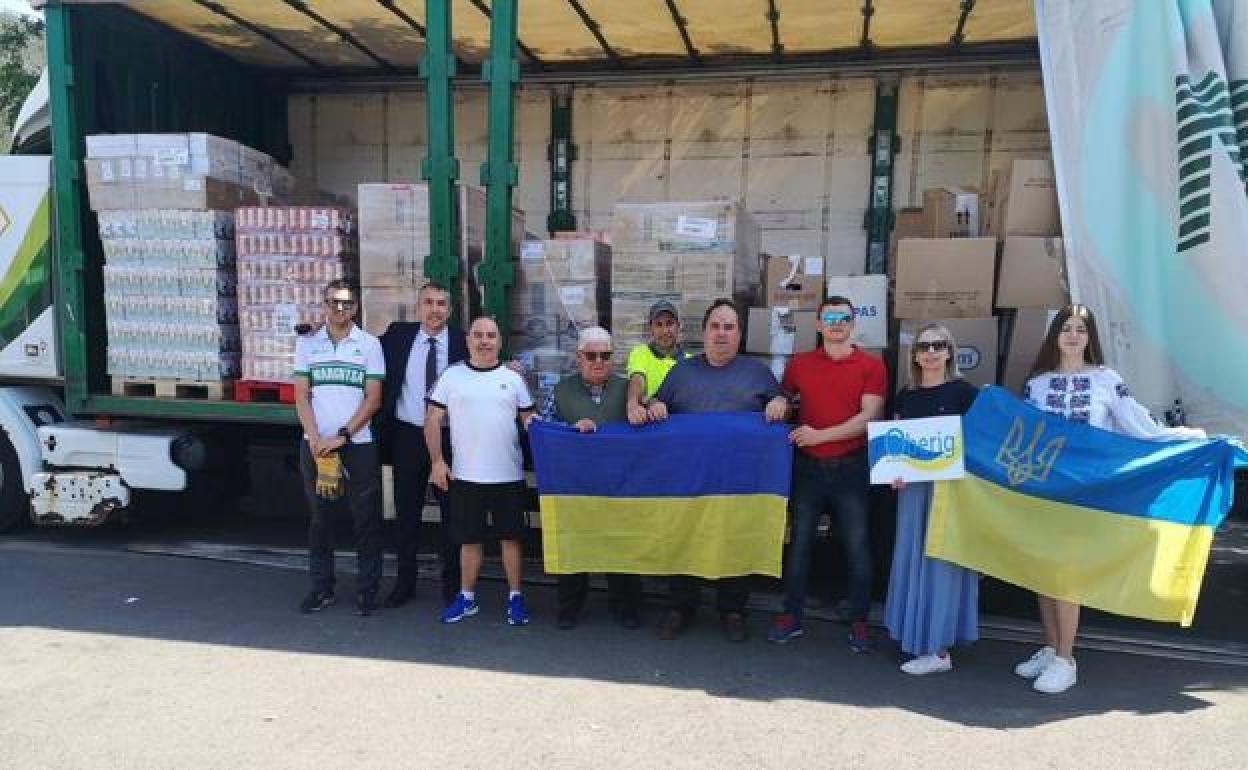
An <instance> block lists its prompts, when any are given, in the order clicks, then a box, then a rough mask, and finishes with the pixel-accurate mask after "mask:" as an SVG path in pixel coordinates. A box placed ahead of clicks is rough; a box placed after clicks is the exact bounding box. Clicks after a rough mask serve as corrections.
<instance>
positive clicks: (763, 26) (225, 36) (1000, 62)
mask: <svg viewBox="0 0 1248 770" xmlns="http://www.w3.org/2000/svg"><path fill="white" fill-rule="evenodd" d="M644 1H645V3H649V4H651V5H654V8H653V9H650V10H652V11H653V13H649V14H646V13H644V11H645V9H644V8H642V6H641V3H640V0H639V5H638V6H636V8H631V7H630V8H631V10H630V13H631V14H632V15H631V16H629V15H624V16H622V15H621V13H622V12H621V11H620V10H619V9H620V8H621V6H618V5H605V4H603V3H602V2H601V0H566V1H565V2H564V3H547V4H544V5H542V6H539V7H538V8H539V10H540V11H541V12H540V13H538V12H534V11H530V12H529V13H527V14H526V13H525V11H524V0H494V1H493V2H492V3H488V4H487V3H486V2H485V1H484V0H468V4H469V5H471V6H472V7H473V8H475V9H476V11H477V14H476V15H473V14H469V18H468V19H465V20H463V23H464V28H463V29H457V30H455V34H452V29H451V9H452V6H453V5H455V4H457V1H456V0H426V3H425V4H424V5H425V7H424V8H421V9H420V10H422V11H425V12H426V14H425V18H424V23H422V21H421V15H422V14H421V13H419V12H418V11H417V10H416V9H415V8H414V6H420V5H421V3H419V2H418V0H375V4H372V3H370V4H364V5H359V4H357V5H353V6H351V8H353V9H357V10H356V11H351V13H356V12H364V13H372V14H374V15H371V16H368V17H367V18H366V19H364V18H361V19H354V18H347V16H348V15H349V14H348V11H346V10H343V8H342V7H341V6H335V5H334V4H333V3H332V2H330V1H329V0H280V2H277V3H273V4H271V5H266V6H255V5H254V4H252V3H249V2H244V0H178V1H177V2H156V0H130V1H129V2H103V0H44V1H43V2H35V3H33V5H36V6H37V7H41V8H43V10H44V11H45V17H46V19H47V24H48V52H49V70H50V72H49V74H50V85H51V100H50V102H51V108H52V113H53V115H54V119H53V132H52V133H53V169H54V170H53V178H54V184H55V187H56V190H55V193H54V195H55V201H56V233H55V244H56V253H57V257H58V259H57V264H58V275H57V278H58V280H57V302H58V308H59V310H60V316H61V319H62V322H61V336H62V346H61V347H62V351H63V356H64V368H65V396H66V405H67V407H68V409H69V410H70V411H71V412H73V413H79V414H83V413H86V414H91V413H96V414H99V413H107V414H117V415H140V416H150V417H169V418H185V419H205V420H239V421H253V422H276V423H293V422H294V421H295V420H294V414H293V410H292V409H291V408H290V407H288V406H283V405H274V404H240V403H234V402H222V401H216V402H213V401H187V400H164V399H148V398H129V397H119V396H112V395H106V394H104V392H103V387H102V386H103V385H104V383H103V379H104V378H103V376H102V375H103V372H104V369H105V367H104V339H103V336H104V335H103V331H102V330H103V328H104V325H103V315H102V308H101V307H99V303H98V301H96V300H95V298H94V297H93V296H92V292H96V293H98V289H99V288H100V284H101V281H100V274H99V273H100V267H99V264H98V261H99V260H98V254H97V253H96V252H98V243H96V242H95V238H94V232H93V229H92V227H93V219H92V217H91V215H90V213H89V211H88V208H87V202H86V201H87V199H86V194H85V180H84V176H85V175H84V172H83V170H82V165H81V164H82V157H83V154H84V142H83V137H84V135H85V134H86V133H94V132H108V131H122V132H125V131H134V132H143V131H156V132H159V131H178V130H192V129H193V130H205V131H210V132H213V133H221V134H223V135H226V136H231V137H232V138H235V139H239V140H240V141H244V142H246V143H248V144H251V145H252V146H255V147H257V148H258V149H262V150H265V151H267V152H269V154H271V155H273V156H274V157H276V158H278V159H279V160H281V161H283V162H285V161H286V160H287V159H288V158H289V155H290V149H289V146H288V145H287V144H286V138H285V135H286V131H285V115H284V114H282V115H281V116H277V115H276V114H266V113H264V112H263V110H262V108H258V107H254V106H252V105H255V104H257V103H263V102H264V100H263V99H257V98H255V97H254V94H261V93H281V94H289V93H297V92H301V91H312V92H315V91H321V90H329V89H333V90H336V91H350V90H354V89H368V88H378V87H385V88H397V89H405V88H409V87H410V88H411V89H413V90H416V89H421V88H423V89H424V90H425V91H426V93H427V94H428V100H429V101H428V104H429V109H428V110H427V120H428V121H429V127H428V128H429V137H430V144H429V147H428V156H427V157H426V158H425V162H424V164H423V166H422V176H424V177H425V179H427V180H428V181H429V182H430V183H431V186H432V187H433V188H434V190H435V191H444V192H447V194H446V195H443V194H441V192H438V193H437V194H434V195H431V196H430V199H431V212H430V214H431V221H432V224H433V236H434V237H433V238H432V244H431V251H432V252H433V253H432V254H430V255H428V268H429V269H430V275H433V276H435V277H438V278H441V279H442V280H445V281H449V282H454V281H455V280H456V278H458V276H456V275H455V270H454V267H453V264H452V263H453V261H454V259H455V256H454V254H453V249H454V245H453V244H452V243H451V241H453V238H451V237H450V235H451V233H452V232H453V224H454V222H453V218H454V205H453V204H451V205H448V204H449V203H450V202H449V201H448V200H445V199H447V198H449V195H450V191H452V190H453V187H454V185H455V183H456V181H457V179H458V176H459V174H458V161H457V160H456V158H455V152H454V147H455V144H454V126H453V124H452V123H451V113H452V98H451V94H452V89H453V87H454V86H455V85H461V84H465V83H467V82H469V79H472V80H474V81H477V82H480V80H484V81H485V82H486V83H487V84H488V89H489V92H490V96H489V100H488V104H489V110H488V132H489V133H488V135H489V140H488V150H489V152H488V157H487V162H486V163H485V164H483V166H482V169H481V172H482V173H481V181H482V183H483V184H484V185H485V187H486V195H487V226H486V231H487V237H486V259H485V261H484V262H483V264H482V267H481V275H482V278H483V283H484V285H485V295H486V297H485V299H486V302H485V309H486V311H487V312H491V313H493V314H495V315H496V316H497V317H500V318H503V319H505V318H507V317H508V314H507V313H506V312H503V311H505V310H506V307H507V300H508V289H509V287H510V284H511V281H512V276H511V266H510V264H508V260H507V258H508V257H509V256H510V250H511V242H510V239H511V234H510V228H509V226H508V225H509V221H508V220H509V217H510V200H511V196H512V187H514V185H515V184H516V175H517V174H516V166H515V163H514V158H513V154H514V148H513V147H512V146H511V143H512V139H513V133H514V125H513V124H514V100H515V93H516V89H517V87H518V85H519V83H520V81H521V79H522V78H523V80H524V82H526V83H531V84H544V83H548V84H558V83H576V82H582V81H590V80H592V81H595V82H629V81H651V82H653V81H655V80H670V81H676V80H686V79H697V80H708V79H714V78H720V77H724V78H729V77H731V78H740V77H760V78H787V77H795V78H800V77H810V76H812V75H817V74H823V73H845V74H849V73H873V74H880V73H896V72H907V71H908V72H914V71H924V72H932V71H950V72H952V71H964V70H983V69H985V68H993V69H1008V68H1012V67H1019V68H1022V67H1035V66H1036V65H1037V64H1038V61H1039V58H1038V48H1037V45H1036V41H1035V38H1034V29H1035V27H1034V19H1033V18H1032V17H1031V8H1030V6H1031V3H1030V0H997V2H996V3H994V4H992V5H988V4H983V3H976V2H975V1H974V0H910V2H908V3H907V4H905V5H904V6H901V5H897V6H886V8H888V9H889V12H885V11H882V10H881V8H879V7H877V5H876V3H874V2H872V0H842V1H841V2H833V3H828V2H827V1H826V0H724V2H726V3H728V4H729V5H731V6H733V7H734V8H736V9H737V10H739V11H741V14H740V16H739V17H736V16H734V17H732V18H728V17H725V16H723V10H724V5H723V4H722V3H721V2H720V0H714V6H712V4H711V0H644ZM647 7H648V6H647ZM985 8H986V9H987V10H983V9H985ZM358 9H369V10H367V11H358ZM638 9H640V12H638ZM543 14H545V16H543ZM560 14H562V15H560ZM596 14H597V15H596ZM721 19H724V20H723V21H721ZM942 19H943V22H942ZM222 20H225V21H228V22H231V23H232V24H233V27H224V28H223V26H222V24H221V22H222ZM483 20H484V22H485V24H484V32H483V31H482V21H483ZM104 21H110V23H112V21H117V22H118V24H121V22H124V24H123V25H122V26H128V27H133V28H135V29H136V30H137V32H136V35H137V36H140V37H141V36H142V35H144V34H145V35H147V36H149V37H151V38H152V39H153V40H154V41H156V42H157V43H159V44H160V46H159V47H160V48H161V49H162V50H161V51H158V52H155V53H153V52H150V51H120V52H119V55H120V56H121V59H122V61H121V63H119V64H118V65H117V68H118V69H119V70H121V71H122V74H123V77H124V78H125V82H124V83H122V84H120V85H118V86H117V88H119V89H121V90H125V91H126V93H125V94H124V96H128V97H129V101H128V102H127V105H128V106H127V107H126V108H125V109H126V110H127V113H126V115H125V116H124V117H115V119H113V120H106V121H103V122H102V121H101V120H100V118H99V114H100V110H99V106H100V104H101V103H102V102H107V101H108V100H110V99H112V98H113V97H114V96H115V94H105V95H97V94H95V93H94V92H93V89H94V88H96V87H97V86H98V85H99V81H101V80H102V78H101V77H99V76H98V72H97V71H98V70H99V69H100V67H99V66H98V64H97V65H96V66H95V68H94V69H91V68H90V66H89V64H88V63H87V62H84V61H82V60H81V59H83V58H85V57H84V55H83V53H82V52H83V50H85V49H84V47H90V46H92V45H94V46H97V47H100V48H101V50H102V49H103V48H106V47H107V43H101V42H99V41H97V40H89V41H88V40H78V39H76V36H75V32H76V31H78V29H82V28H83V27H81V26H80V25H82V24H86V23H90V24H91V29H92V33H93V34H92V35H90V36H84V37H90V38H92V39H95V38H101V37H107V35H106V34H104V33H103V32H100V30H101V29H102V28H101V27H99V26H97V25H98V24H100V23H102V22H104ZM634 24H640V25H643V26H645V25H652V26H647V27H646V29H644V30H643V33H642V37H641V38H638V36H637V33H635V32H630V25H634ZM890 24H891V26H890ZM942 24H947V26H948V29H947V30H946V31H945V32H941V31H939V30H940V29H943V27H942ZM812 25H825V26H828V30H827V36H826V39H825V36H824V32H823V30H822V29H820V30H817V31H816V32H812V31H811V30H809V29H807V28H808V27H810V26H812ZM829 25H830V26H829ZM76 27H77V29H76ZM378 30H381V32H380V33H379V32H378ZM552 30H553V31H552ZM899 30H900V32H899ZM933 30H936V31H933ZM556 33H557V34H556ZM647 35H649V36H650V37H647ZM663 35H667V36H668V37H670V40H669V41H668V42H667V43H661V42H659V43H655V44H654V45H652V46H649V48H647V46H646V43H648V42H650V41H651V40H656V41H658V40H660V39H661V38H662V36H663ZM733 35H736V36H737V37H738V38H739V39H738V40H735V41H734V39H733V38H732V36H733ZM838 35H839V37H838ZM905 35H910V37H909V38H906V37H905ZM565 37H566V42H565ZM552 40H558V41H559V42H558V43H552V42H551V41H552ZM315 41H320V42H319V43H316V42H315ZM409 41H410V42H409ZM639 41H640V42H641V45H640V47H639V45H638V44H639ZM812 41H813V42H812ZM836 41H840V42H839V43H838V42H836ZM578 42H581V43H583V45H579V46H574V44H575V43H578ZM560 46H566V47H563V48H560ZM664 46H666V49H665V48H664ZM175 47H176V51H175V50H174V49H175ZM132 48H139V47H138V46H132ZM651 49H652V50H651ZM516 52H518V53H519V54H520V56H519V58H517V56H516ZM184 57H185V58H186V59H188V60H194V61H200V60H203V61H207V60H211V61H212V62H213V64H212V65H211V66H206V65H205V66H200V67H199V71H198V72H199V74H200V75H203V74H207V73H208V72H211V73H212V74H213V76H214V77H210V78H208V79H207V80H209V81H214V82H207V83H205V87H206V88H208V89H212V88H214V87H216V88H218V89H220V88H221V86H220V84H219V82H216V81H229V82H230V83H231V84H232V88H231V87H230V86H226V87H227V88H231V93H232V94H233V96H232V98H230V99H226V100H225V104H224V106H222V105H218V112H219V113H221V114H212V115H209V114H208V113H207V112H205V111H203V110H201V111H200V114H194V115H191V114H189V112H190V111H191V107H192V106H193V105H192V104H191V103H190V102H189V101H183V102H179V101H178V99H177V96H176V95H175V94H170V93H168V92H169V91H173V90H176V89H172V88H168V87H164V86H165V85H166V81H169V83H172V82H173V81H172V79H171V78H172V75H171V74H170V73H172V72H173V71H175V70H177V71H178V72H181V73H188V72H195V67H196V66H197V65H195V64H193V63H192V64H186V63H184V62H182V61H181V60H182V59H183V58H184ZM127 67H128V68H129V69H126V68H127ZM214 68H215V69H214ZM103 69H104V70H108V69H111V68H110V67H104V68H103ZM153 73H155V74H153ZM106 74H107V73H106ZM217 75H220V77H219V78H218V77H216V76H217ZM159 77H164V78H165V80H164V81H160V80H158V78H159ZM145 78H146V79H145ZM214 83H215V85H214ZM158 84H159V85H160V86H161V87H160V88H158V87H157V86H158ZM144 87H147V88H148V89H149V92H143V93H139V92H138V90H139V89H142V88H144ZM243 91H247V94H244V93H243ZM248 95H253V98H247V96H248ZM145 100H146V103H145ZM179 107H180V108H183V110H184V112H183V113H178V108H179ZM270 112H273V113H275V112H276V111H274V110H270ZM877 118H878V116H877ZM877 122H879V121H878V120H877ZM879 128H880V129H884V130H887V128H886V125H885V124H881V125H880V126H879ZM435 129H436V130H435ZM884 160H885V159H884V158H877V159H876V161H877V164H880V163H879V162H881V161H884ZM880 165H883V164H880ZM888 165H891V164H888ZM879 170H880V171H881V172H883V173H888V174H891V168H881V169H879ZM875 179H876V181H877V182H878V180H879V179H880V175H879V174H876V176H875ZM872 209H873V211H872V212H871V213H872V214H873V216H872V217H871V220H872V221H871V224H872V226H871V227H870V229H871V230H872V233H871V236H872V237H871V241H870V242H871V243H873V244H874V245H875V249H876V251H878V250H879V248H880V246H879V244H880V243H882V242H883V239H884V237H885V233H886V230H887V229H888V226H889V224H890V223H889V222H887V218H888V214H887V212H885V211H883V207H882V206H881V205H878V203H877V205H874V206H872ZM443 231H445V232H443ZM439 234H441V236H440V235H439ZM89 256H90V257H91V259H89V258H88V257H89ZM93 259H94V261H93ZM877 262H878V260H868V266H869V267H871V268H873V269H875V268H878V264H877ZM504 332H505V330H504Z"/></svg>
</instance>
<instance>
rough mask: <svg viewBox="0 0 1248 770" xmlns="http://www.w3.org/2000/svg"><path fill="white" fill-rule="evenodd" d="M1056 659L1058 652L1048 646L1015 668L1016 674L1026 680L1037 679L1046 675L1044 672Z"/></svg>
mask: <svg viewBox="0 0 1248 770" xmlns="http://www.w3.org/2000/svg"><path fill="white" fill-rule="evenodd" d="M1056 657H1057V650H1055V649H1053V648H1052V647H1049V646H1047V645H1046V646H1044V647H1041V648H1040V649H1038V650H1036V651H1035V653H1034V654H1032V656H1031V657H1030V658H1028V659H1027V660H1024V661H1023V662H1022V663H1019V664H1018V665H1017V666H1015V667H1014V673H1015V674H1018V675H1019V676H1021V677H1022V678H1024V679H1035V678H1036V677H1038V676H1040V675H1041V674H1043V673H1044V670H1045V669H1046V668H1048V667H1049V664H1050V663H1052V662H1053V659H1054V658H1056Z"/></svg>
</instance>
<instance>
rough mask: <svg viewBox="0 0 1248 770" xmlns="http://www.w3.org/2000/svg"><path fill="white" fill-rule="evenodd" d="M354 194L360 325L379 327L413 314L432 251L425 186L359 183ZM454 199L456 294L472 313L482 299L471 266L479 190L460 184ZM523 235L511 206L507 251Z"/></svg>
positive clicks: (480, 210)
mask: <svg viewBox="0 0 1248 770" xmlns="http://www.w3.org/2000/svg"><path fill="white" fill-rule="evenodd" d="M357 199H358V201H359V207H360V285H361V286H362V287H363V289H364V295H365V296H364V302H365V305H364V321H365V326H366V328H369V329H380V330H381V331H385V326H386V325H388V324H389V322H390V321H394V320H408V319H411V318H415V312H416V291H417V290H418V289H419V288H420V287H421V286H423V285H424V284H425V283H426V281H427V278H426V276H425V270H424V264H425V258H426V257H427V256H429V254H430V252H431V251H432V249H431V246H430V243H431V237H430V232H429V186H428V185H427V184H424V183H419V184H361V185H359V187H358V188H357ZM455 205H456V207H457V212H456V221H457V222H458V223H459V229H458V231H457V232H456V234H455V237H456V245H457V248H458V251H459V258H460V277H461V283H460V295H459V298H458V299H459V302H460V306H461V307H462V308H463V310H464V313H465V315H466V316H468V317H472V316H476V315H478V314H480V313H481V308H482V305H483V299H482V293H481V288H480V286H479V284H478V281H477V272H476V271H477V268H478V266H479V265H480V264H481V261H482V259H484V255H485V191H484V190H482V189H480V188H478V187H472V186H471V185H460V187H459V188H458V191H457V193H456V197H455ZM523 238H524V214H523V212H521V211H519V210H513V211H512V255H513V257H514V256H516V255H517V254H518V253H519V249H520V242H521V240H523ZM377 333H380V332H377Z"/></svg>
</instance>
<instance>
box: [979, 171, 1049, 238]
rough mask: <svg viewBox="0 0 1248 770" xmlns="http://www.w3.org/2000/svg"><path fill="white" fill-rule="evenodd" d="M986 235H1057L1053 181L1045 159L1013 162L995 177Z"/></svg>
mask: <svg viewBox="0 0 1248 770" xmlns="http://www.w3.org/2000/svg"><path fill="white" fill-rule="evenodd" d="M989 205H990V209H991V211H990V212H989V214H990V216H988V217H987V218H986V220H985V221H986V225H987V231H986V233H985V234H986V235H992V236H994V237H996V238H1005V237H1006V236H1009V235H1039V236H1052V235H1060V234H1061V232H1062V225H1061V217H1060V214H1059V212H1058V205H1057V180H1056V178H1055V176H1054V174H1053V164H1052V163H1051V162H1050V161H1047V160H1016V161H1014V162H1013V163H1012V164H1011V165H1010V167H1009V169H1008V170H1007V171H1006V172H1004V173H1002V174H1001V175H999V176H998V178H997V180H996V184H995V189H994V190H993V196H992V199H991V203H990V204H989Z"/></svg>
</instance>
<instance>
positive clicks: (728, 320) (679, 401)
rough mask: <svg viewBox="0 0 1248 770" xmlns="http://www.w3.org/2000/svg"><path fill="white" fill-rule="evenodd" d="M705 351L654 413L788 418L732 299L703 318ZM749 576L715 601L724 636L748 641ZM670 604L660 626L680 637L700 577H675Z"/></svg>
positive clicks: (658, 399)
mask: <svg viewBox="0 0 1248 770" xmlns="http://www.w3.org/2000/svg"><path fill="white" fill-rule="evenodd" d="M702 344H703V346H704V348H705V350H706V352H705V353H704V354H703V355H700V356H694V357H692V358H686V359H684V360H682V361H680V362H679V363H677V364H676V366H674V367H672V370H671V371H670V372H669V373H668V375H667V378H666V379H664V380H663V385H662V386H661V387H660V388H659V392H658V393H656V394H655V401H654V403H653V404H652V405H651V409H650V414H651V415H652V416H654V417H655V418H656V419H664V418H666V417H667V415H668V414H669V413H671V414H682V413H684V414H697V413H699V412H763V414H764V416H765V417H766V419H767V421H768V422H779V421H781V420H784V419H785V418H786V417H787V416H788V413H789V402H788V399H786V398H785V397H784V395H783V394H782V393H781V391H780V383H778V382H776V378H775V376H774V375H773V374H772V373H771V370H770V369H768V368H767V367H766V366H765V365H763V363H762V362H761V361H757V360H755V359H752V358H741V357H739V356H738V355H737V351H738V350H739V349H740V347H741V315H740V313H738V312H737V308H736V306H735V305H734V304H733V303H732V301H731V300H726V299H719V300H715V302H714V303H713V304H712V305H711V307H710V308H709V309H708V310H707V311H706V315H705V316H703V318H702ZM748 581H749V578H748V577H747V576H742V577H731V578H721V579H719V580H715V581H711V582H713V583H715V584H716V588H717V598H716V604H717V605H718V608H719V614H720V621H721V623H722V625H723V629H724V635H725V636H727V637H728V639H729V640H730V641H734V642H741V641H745V638H746V636H747V635H748V634H747V632H746V627H745V605H746V602H748V601H749V598H750V589H749V582H748ZM670 585H671V606H670V607H669V609H668V611H667V614H666V615H665V616H664V618H663V622H662V623H660V624H659V628H658V634H659V638H660V639H675V638H676V637H677V636H680V634H681V633H683V632H684V630H685V628H686V627H687V626H688V625H689V621H690V620H691V619H692V617H693V613H694V611H695V610H696V609H697V607H698V594H699V592H700V589H701V586H700V581H699V580H698V579H697V578H694V577H690V576H688V575H673V576H672V577H671V580H670Z"/></svg>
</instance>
